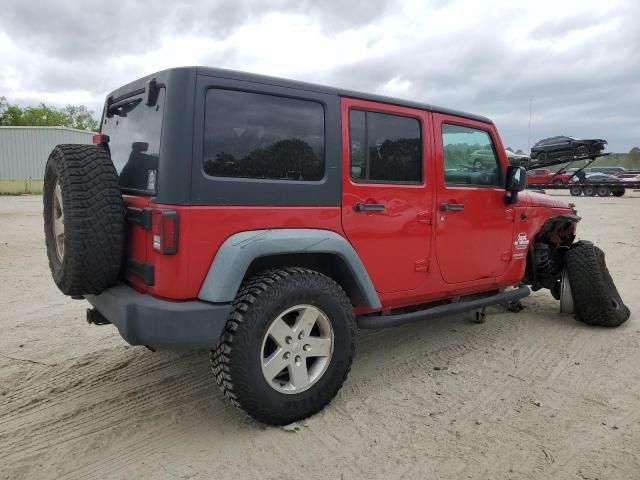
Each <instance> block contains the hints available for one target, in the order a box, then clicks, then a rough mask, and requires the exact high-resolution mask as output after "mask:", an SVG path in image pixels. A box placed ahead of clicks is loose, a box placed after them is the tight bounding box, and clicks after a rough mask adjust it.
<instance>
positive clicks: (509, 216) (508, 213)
mask: <svg viewBox="0 0 640 480" xmlns="http://www.w3.org/2000/svg"><path fill="white" fill-rule="evenodd" d="M504 215H505V216H506V217H507V220H508V221H509V222H513V221H515V219H516V215H515V213H514V211H513V209H512V208H508V209H507V210H505V211H504Z"/></svg>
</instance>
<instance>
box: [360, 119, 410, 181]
mask: <svg viewBox="0 0 640 480" xmlns="http://www.w3.org/2000/svg"><path fill="white" fill-rule="evenodd" d="M349 138H350V145H349V147H350V172H351V179H352V180H354V181H356V182H373V183H375V182H381V183H420V182H421V181H422V137H421V133H420V122H418V120H417V119H415V118H410V117H402V116H400V115H390V114H386V113H376V112H365V111H362V110H351V112H350V113H349Z"/></svg>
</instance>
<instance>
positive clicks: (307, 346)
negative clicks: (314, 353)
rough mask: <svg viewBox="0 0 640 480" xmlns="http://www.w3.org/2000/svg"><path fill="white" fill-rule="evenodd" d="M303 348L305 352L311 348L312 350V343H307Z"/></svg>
mask: <svg viewBox="0 0 640 480" xmlns="http://www.w3.org/2000/svg"><path fill="white" fill-rule="evenodd" d="M302 349H303V350H304V351H305V352H308V351H309V350H311V345H309V344H306V345H305V346H304V347H302Z"/></svg>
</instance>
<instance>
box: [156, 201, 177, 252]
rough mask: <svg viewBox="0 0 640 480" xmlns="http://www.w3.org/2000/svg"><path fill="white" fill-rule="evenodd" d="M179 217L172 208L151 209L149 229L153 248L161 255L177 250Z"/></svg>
mask: <svg viewBox="0 0 640 480" xmlns="http://www.w3.org/2000/svg"><path fill="white" fill-rule="evenodd" d="M179 220H180V217H179V216H178V213H177V212H174V211H173V210H153V212H152V213H151V225H152V228H151V231H152V233H153V249H154V250H155V251H156V252H159V253H162V254H163V255H173V254H175V253H176V252H177V251H178V234H179V227H180V222H179Z"/></svg>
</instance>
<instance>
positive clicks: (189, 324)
mask: <svg viewBox="0 0 640 480" xmlns="http://www.w3.org/2000/svg"><path fill="white" fill-rule="evenodd" d="M86 299H87V300H88V301H89V303H90V304H91V305H93V307H94V308H95V309H96V310H98V312H100V313H101V314H102V316H103V317H105V318H106V319H107V320H109V321H110V322H111V323H112V324H113V325H115V326H116V327H117V328H118V331H119V332H120V335H121V336H122V338H124V339H125V340H126V341H127V342H128V343H129V344H131V345H146V346H149V347H153V348H177V349H180V348H182V349H198V348H211V347H214V346H215V345H217V344H218V339H219V338H220V334H221V333H222V330H223V329H224V326H225V324H226V322H227V317H228V316H229V313H230V312H231V304H230V303H209V302H202V301H199V300H194V301H188V302H169V301H166V300H160V299H158V298H155V297H152V296H151V295H147V294H143V293H139V292H137V291H136V290H134V289H133V288H131V287H129V286H127V285H124V284H120V285H117V286H115V287H112V288H109V289H107V290H105V291H104V292H102V293H101V294H100V295H87V296H86Z"/></svg>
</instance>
